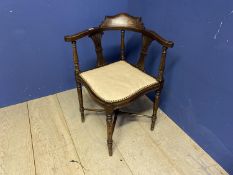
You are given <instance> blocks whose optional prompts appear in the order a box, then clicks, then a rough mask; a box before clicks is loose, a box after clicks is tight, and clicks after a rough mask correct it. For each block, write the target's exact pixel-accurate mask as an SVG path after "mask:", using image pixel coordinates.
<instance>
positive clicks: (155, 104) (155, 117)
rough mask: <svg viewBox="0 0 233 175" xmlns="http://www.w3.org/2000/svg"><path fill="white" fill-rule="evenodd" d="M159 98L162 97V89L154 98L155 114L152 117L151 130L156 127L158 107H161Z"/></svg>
mask: <svg viewBox="0 0 233 175" xmlns="http://www.w3.org/2000/svg"><path fill="white" fill-rule="evenodd" d="M159 99H160V90H158V91H156V94H155V100H154V106H153V115H152V118H151V127H150V130H151V131H153V130H154V128H155V122H156V119H157V111H158V107H159Z"/></svg>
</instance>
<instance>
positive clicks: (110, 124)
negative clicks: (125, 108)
mask: <svg viewBox="0 0 233 175" xmlns="http://www.w3.org/2000/svg"><path fill="white" fill-rule="evenodd" d="M112 115H113V111H107V112H106V122H107V145H108V153H109V156H112V143H113V141H112V134H113V120H112Z"/></svg>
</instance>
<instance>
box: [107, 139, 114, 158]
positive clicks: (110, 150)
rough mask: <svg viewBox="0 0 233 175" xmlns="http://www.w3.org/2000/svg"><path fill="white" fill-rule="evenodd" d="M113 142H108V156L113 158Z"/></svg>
mask: <svg viewBox="0 0 233 175" xmlns="http://www.w3.org/2000/svg"><path fill="white" fill-rule="evenodd" d="M112 142H113V141H112V140H108V141H107V144H108V154H109V156H112Z"/></svg>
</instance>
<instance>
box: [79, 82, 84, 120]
mask: <svg viewBox="0 0 233 175" xmlns="http://www.w3.org/2000/svg"><path fill="white" fill-rule="evenodd" d="M77 92H78V100H79V111H80V114H81V120H82V122H84V121H85V117H84V108H83V93H82V85H81V83H79V82H77Z"/></svg>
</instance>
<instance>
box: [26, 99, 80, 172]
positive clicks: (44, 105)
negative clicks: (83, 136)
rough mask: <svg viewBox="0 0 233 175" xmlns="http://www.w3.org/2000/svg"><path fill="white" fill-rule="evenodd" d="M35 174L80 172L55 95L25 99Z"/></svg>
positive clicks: (78, 162)
mask: <svg viewBox="0 0 233 175" xmlns="http://www.w3.org/2000/svg"><path fill="white" fill-rule="evenodd" d="M28 107H29V117H30V121H31V128H32V129H31V130H32V140H33V147H34V156H35V165H36V173H37V174H38V175H53V174H56V175H72V174H78V175H82V174H84V172H83V168H82V164H81V161H80V159H79V157H78V154H77V152H76V149H75V147H74V145H73V141H72V139H71V137H70V134H69V130H68V128H67V126H66V123H65V120H64V117H63V113H62V111H61V108H60V105H59V103H58V100H57V98H56V95H52V96H47V97H43V98H39V99H36V100H32V101H29V102H28Z"/></svg>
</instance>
